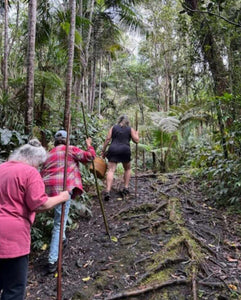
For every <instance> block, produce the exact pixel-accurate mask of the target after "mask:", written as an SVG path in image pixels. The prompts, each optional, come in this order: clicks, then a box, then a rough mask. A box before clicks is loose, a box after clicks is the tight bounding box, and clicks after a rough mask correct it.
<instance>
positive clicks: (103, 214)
mask: <svg viewBox="0 0 241 300" xmlns="http://www.w3.org/2000/svg"><path fill="white" fill-rule="evenodd" d="M81 108H82V113H83V120H84V125H85V134H86V137H87V138H88V130H87V125H86V120H85V111H84V105H83V102H81ZM91 163H92V167H93V171H94V177H95V185H96V191H97V195H98V199H99V203H100V208H101V212H102V216H103V219H104V223H105V229H106V233H107V234H108V236H109V238H111V236H110V232H109V227H108V224H107V220H106V216H105V211H104V205H103V203H102V199H101V194H100V190H99V185H98V180H97V175H96V170H95V164H94V162H93V160H92V162H91Z"/></svg>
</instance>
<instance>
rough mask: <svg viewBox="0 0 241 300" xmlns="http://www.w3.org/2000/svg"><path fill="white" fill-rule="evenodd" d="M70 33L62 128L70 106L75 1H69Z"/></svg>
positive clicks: (66, 122) (66, 123) (66, 121)
mask: <svg viewBox="0 0 241 300" xmlns="http://www.w3.org/2000/svg"><path fill="white" fill-rule="evenodd" d="M69 4H70V13H71V16H70V33H69V44H68V65H67V70H66V93H65V110H64V127H65V128H67V127H68V120H69V118H68V117H69V113H70V105H71V91H72V78H73V61H74V41H75V15H76V1H75V0H70V1H69Z"/></svg>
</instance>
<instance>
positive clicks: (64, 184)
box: [57, 114, 71, 300]
mask: <svg viewBox="0 0 241 300" xmlns="http://www.w3.org/2000/svg"><path fill="white" fill-rule="evenodd" d="M70 120H71V115H70V114H69V117H68V127H67V139H66V148H65V161H64V183H63V191H65V190H66V189H67V169H68V152H69V131H70ZM64 216H65V202H64V203H62V207H61V221H60V231H59V255H58V277H57V300H61V299H62V288H61V280H62V254H63V244H62V240H63V232H64Z"/></svg>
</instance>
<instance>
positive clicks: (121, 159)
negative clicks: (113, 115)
mask: <svg viewBox="0 0 241 300" xmlns="http://www.w3.org/2000/svg"><path fill="white" fill-rule="evenodd" d="M131 140H132V141H133V142H135V143H138V142H139V134H138V131H135V130H134V129H133V128H131V127H130V126H129V120H128V117H127V116H125V115H123V116H121V117H120V118H119V121H118V124H117V125H114V126H113V127H111V129H110V130H109V132H108V135H107V138H106V140H105V142H104V146H103V149H102V153H101V156H102V157H105V156H106V157H107V159H108V170H107V175H106V191H105V193H104V199H105V200H109V199H110V190H111V187H112V183H113V178H114V173H115V170H116V167H117V164H118V163H122V165H123V168H124V189H123V190H122V193H124V194H128V193H129V190H128V187H129V181H130V177H131V163H130V161H131V150H130V141H131ZM110 142H111V144H110V146H109V148H108V151H107V153H105V151H106V148H107V146H108V145H109V143H110Z"/></svg>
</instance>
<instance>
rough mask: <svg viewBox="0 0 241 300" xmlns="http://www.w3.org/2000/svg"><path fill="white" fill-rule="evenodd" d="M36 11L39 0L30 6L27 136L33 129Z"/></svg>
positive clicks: (30, 2) (33, 0)
mask: <svg viewBox="0 0 241 300" xmlns="http://www.w3.org/2000/svg"><path fill="white" fill-rule="evenodd" d="M36 11H37V0H30V1H29V5H28V17H29V21H28V54H27V100H26V113H25V133H26V134H31V133H32V128H33V109H34V57H35V35H36Z"/></svg>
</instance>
